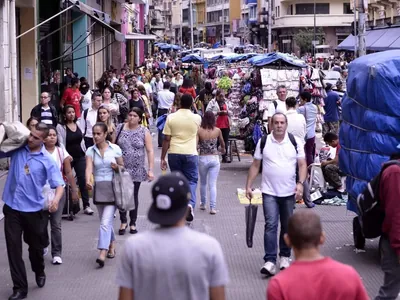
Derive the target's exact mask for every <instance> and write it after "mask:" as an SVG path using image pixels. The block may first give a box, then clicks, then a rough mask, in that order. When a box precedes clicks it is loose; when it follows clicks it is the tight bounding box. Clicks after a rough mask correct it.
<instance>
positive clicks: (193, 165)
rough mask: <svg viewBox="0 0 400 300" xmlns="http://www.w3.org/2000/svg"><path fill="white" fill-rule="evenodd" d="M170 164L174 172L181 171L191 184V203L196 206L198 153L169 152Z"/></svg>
mask: <svg viewBox="0 0 400 300" xmlns="http://www.w3.org/2000/svg"><path fill="white" fill-rule="evenodd" d="M168 164H169V168H170V169H171V171H172V172H174V171H179V172H181V173H182V174H183V175H185V177H186V179H187V180H188V181H189V184H190V194H191V199H190V204H191V205H192V207H193V208H194V207H195V206H196V189H197V181H198V179H199V170H198V164H199V157H198V156H197V155H185V154H168Z"/></svg>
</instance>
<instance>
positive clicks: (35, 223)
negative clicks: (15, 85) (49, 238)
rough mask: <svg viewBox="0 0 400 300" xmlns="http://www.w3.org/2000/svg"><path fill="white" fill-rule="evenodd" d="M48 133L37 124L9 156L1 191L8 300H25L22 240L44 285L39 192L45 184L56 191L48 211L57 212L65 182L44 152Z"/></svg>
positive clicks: (40, 194) (43, 125) (40, 285)
mask: <svg viewBox="0 0 400 300" xmlns="http://www.w3.org/2000/svg"><path fill="white" fill-rule="evenodd" d="M48 133H49V129H48V128H47V125H46V124H44V123H39V124H37V125H36V127H35V128H34V129H33V130H32V131H31V134H30V136H29V138H28V142H27V145H26V146H24V147H22V148H20V149H18V150H16V151H14V152H12V153H11V155H10V156H11V165H10V170H9V172H8V177H7V182H6V185H5V187H4V192H3V201H4V203H5V205H4V207H3V213H4V231H5V238H6V245H7V255H8V262H9V265H10V272H11V278H12V281H13V285H14V286H13V294H12V295H11V296H10V297H9V298H8V299H9V300H19V299H25V298H26V296H27V293H28V281H27V278H26V269H25V264H24V261H23V259H22V239H21V237H22V236H23V238H24V241H25V243H27V244H28V245H29V259H30V261H31V266H32V271H33V272H35V274H36V283H37V285H38V287H43V286H44V285H45V283H46V275H45V273H44V260H43V246H42V245H41V242H40V241H41V236H42V234H43V232H44V230H45V228H46V224H44V222H43V220H44V216H43V214H44V211H43V206H44V202H45V199H44V198H43V195H42V190H43V187H44V185H45V184H46V181H48V182H49V184H50V187H51V188H52V189H56V193H55V196H54V199H53V201H51V202H50V203H49V211H50V212H54V211H56V210H57V209H58V203H59V201H60V199H61V197H62V195H63V192H64V181H63V179H62V176H61V172H60V170H59V169H58V167H57V165H56V163H55V161H54V160H53V159H52V158H51V157H50V155H49V154H48V153H47V152H46V151H45V148H44V146H43V140H44V139H45V138H46V137H47V135H48Z"/></svg>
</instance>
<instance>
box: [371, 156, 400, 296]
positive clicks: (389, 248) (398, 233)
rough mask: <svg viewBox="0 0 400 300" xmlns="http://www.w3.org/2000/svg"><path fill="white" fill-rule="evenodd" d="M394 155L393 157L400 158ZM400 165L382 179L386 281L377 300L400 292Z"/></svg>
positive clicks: (389, 169) (387, 171)
mask: <svg viewBox="0 0 400 300" xmlns="http://www.w3.org/2000/svg"><path fill="white" fill-rule="evenodd" d="M399 158H400V157H399V156H398V155H394V156H392V157H391V159H399ZM399 183H400V167H399V166H398V165H392V166H390V167H387V168H386V169H385V170H384V171H383V173H382V177H381V180H380V187H379V191H380V195H379V196H380V197H379V198H380V199H381V204H380V205H381V207H382V209H383V210H384V212H385V218H384V220H383V225H382V232H383V234H382V236H381V239H380V241H379V248H380V253H381V267H382V271H383V272H384V274H385V276H384V282H383V285H382V286H381V288H380V289H379V293H378V296H377V297H376V298H375V300H381V299H393V300H394V299H397V296H398V295H399V292H400V205H399V196H400V184H399Z"/></svg>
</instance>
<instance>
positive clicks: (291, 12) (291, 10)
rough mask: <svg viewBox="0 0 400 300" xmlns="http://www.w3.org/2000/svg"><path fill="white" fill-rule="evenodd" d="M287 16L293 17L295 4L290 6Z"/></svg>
mask: <svg viewBox="0 0 400 300" xmlns="http://www.w3.org/2000/svg"><path fill="white" fill-rule="evenodd" d="M286 14H287V15H289V16H292V15H293V4H290V5H289V6H288V8H287V11H286Z"/></svg>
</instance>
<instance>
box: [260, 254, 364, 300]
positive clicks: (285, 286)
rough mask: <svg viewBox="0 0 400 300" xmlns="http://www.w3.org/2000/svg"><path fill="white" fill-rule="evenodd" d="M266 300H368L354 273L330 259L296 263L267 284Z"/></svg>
mask: <svg viewBox="0 0 400 300" xmlns="http://www.w3.org/2000/svg"><path fill="white" fill-rule="evenodd" d="M267 299H268V300H305V299H307V300H367V299H369V297H368V294H367V292H366V291H365V288H364V285H363V283H362V281H361V278H360V276H359V275H358V273H357V271H356V270H354V269H353V268H352V267H351V266H348V265H345V264H342V263H340V262H337V261H335V260H333V259H332V258H330V257H325V258H323V259H320V260H316V261H309V262H308V261H307V262H306V261H295V262H294V263H293V264H292V265H291V266H290V267H289V268H288V269H286V270H284V271H281V272H279V274H278V275H276V276H275V277H273V278H272V279H271V280H270V282H269V283H268V289H267Z"/></svg>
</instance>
